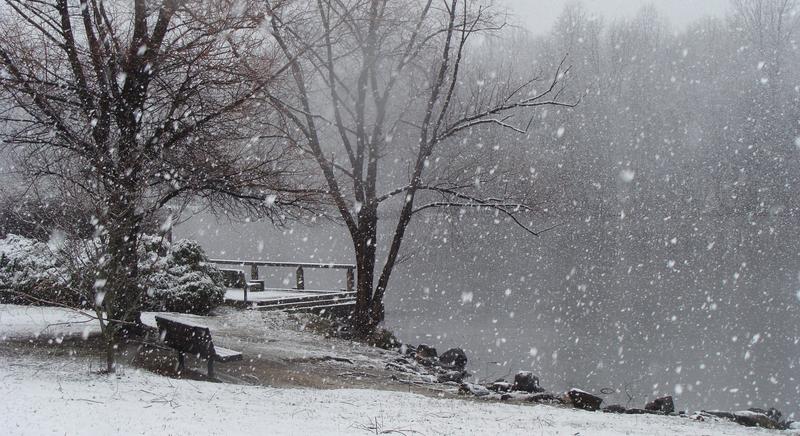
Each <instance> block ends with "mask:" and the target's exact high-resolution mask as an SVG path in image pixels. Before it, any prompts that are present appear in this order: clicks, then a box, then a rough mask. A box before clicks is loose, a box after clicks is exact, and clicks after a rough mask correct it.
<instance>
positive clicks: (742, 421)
mask: <svg viewBox="0 0 800 436" xmlns="http://www.w3.org/2000/svg"><path fill="white" fill-rule="evenodd" d="M756 410H759V409H756ZM703 413H705V414H708V415H711V416H716V417H717V418H725V419H730V420H732V421H734V422H735V423H737V424H739V425H743V426H745V427H762V428H768V429H773V430H777V429H781V428H783V427H784V426H783V425H782V424H781V423H780V422H778V421H776V420H774V419H772V418H770V417H769V416H767V414H765V413H760V412H754V411H752V410H741V411H739V412H721V411H718V410H709V411H706V410H704V411H703Z"/></svg>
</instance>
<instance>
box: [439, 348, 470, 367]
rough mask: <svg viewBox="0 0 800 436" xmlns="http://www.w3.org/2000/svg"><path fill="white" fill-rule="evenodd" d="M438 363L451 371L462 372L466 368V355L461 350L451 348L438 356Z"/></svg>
mask: <svg viewBox="0 0 800 436" xmlns="http://www.w3.org/2000/svg"><path fill="white" fill-rule="evenodd" d="M439 362H440V363H441V364H442V365H444V366H448V367H451V368H453V369H458V370H464V369H465V368H466V367H467V353H465V352H464V350H462V349H461V348H451V349H449V350H447V351H445V352H444V353H442V355H441V356H439Z"/></svg>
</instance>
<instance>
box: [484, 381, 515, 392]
mask: <svg viewBox="0 0 800 436" xmlns="http://www.w3.org/2000/svg"><path fill="white" fill-rule="evenodd" d="M486 387H487V388H488V389H489V390H490V391H495V392H508V391H510V390H511V383H509V382H506V381H498V382H494V383H491V384H490V385H488V386H486Z"/></svg>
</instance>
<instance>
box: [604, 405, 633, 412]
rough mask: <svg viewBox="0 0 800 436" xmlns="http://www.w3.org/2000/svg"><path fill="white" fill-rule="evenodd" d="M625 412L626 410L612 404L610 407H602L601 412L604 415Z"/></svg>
mask: <svg viewBox="0 0 800 436" xmlns="http://www.w3.org/2000/svg"><path fill="white" fill-rule="evenodd" d="M627 411H628V409H626V408H625V407H624V406H621V405H619V404H612V405H610V406H606V407H603V412H606V413H625V412H627Z"/></svg>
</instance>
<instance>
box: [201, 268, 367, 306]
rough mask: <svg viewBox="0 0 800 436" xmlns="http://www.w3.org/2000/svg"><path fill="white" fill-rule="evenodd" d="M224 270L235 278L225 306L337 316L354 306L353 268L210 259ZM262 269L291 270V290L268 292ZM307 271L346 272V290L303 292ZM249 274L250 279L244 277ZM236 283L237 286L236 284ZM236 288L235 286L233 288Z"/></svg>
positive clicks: (231, 282)
mask: <svg viewBox="0 0 800 436" xmlns="http://www.w3.org/2000/svg"><path fill="white" fill-rule="evenodd" d="M210 262H212V263H215V264H217V265H218V266H220V267H227V268H231V267H234V268H233V269H223V272H224V273H226V276H228V277H231V276H238V278H239V280H231V281H229V285H232V286H229V287H228V288H227V290H226V291H225V301H226V303H228V304H231V305H235V306H240V307H244V308H248V309H254V310H282V311H286V312H318V313H322V312H334V311H335V312H336V313H341V314H344V313H347V312H349V311H350V310H352V308H353V306H355V304H356V291H355V290H354V289H353V285H354V283H353V282H354V271H355V265H352V264H337V263H308V262H272V261H262V260H231V259H210ZM261 268H294V269H295V287H294V288H270V287H267V286H266V285H265V283H264V280H260V279H259V277H260V274H259V271H260V269H261ZM307 269H337V270H345V273H346V277H345V280H346V288H345V289H316V290H315V289H306V286H305V285H306V282H305V271H306V270H307ZM248 272H249V278H248V277H247V273H248ZM237 282H238V283H237ZM233 285H237V286H233Z"/></svg>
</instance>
